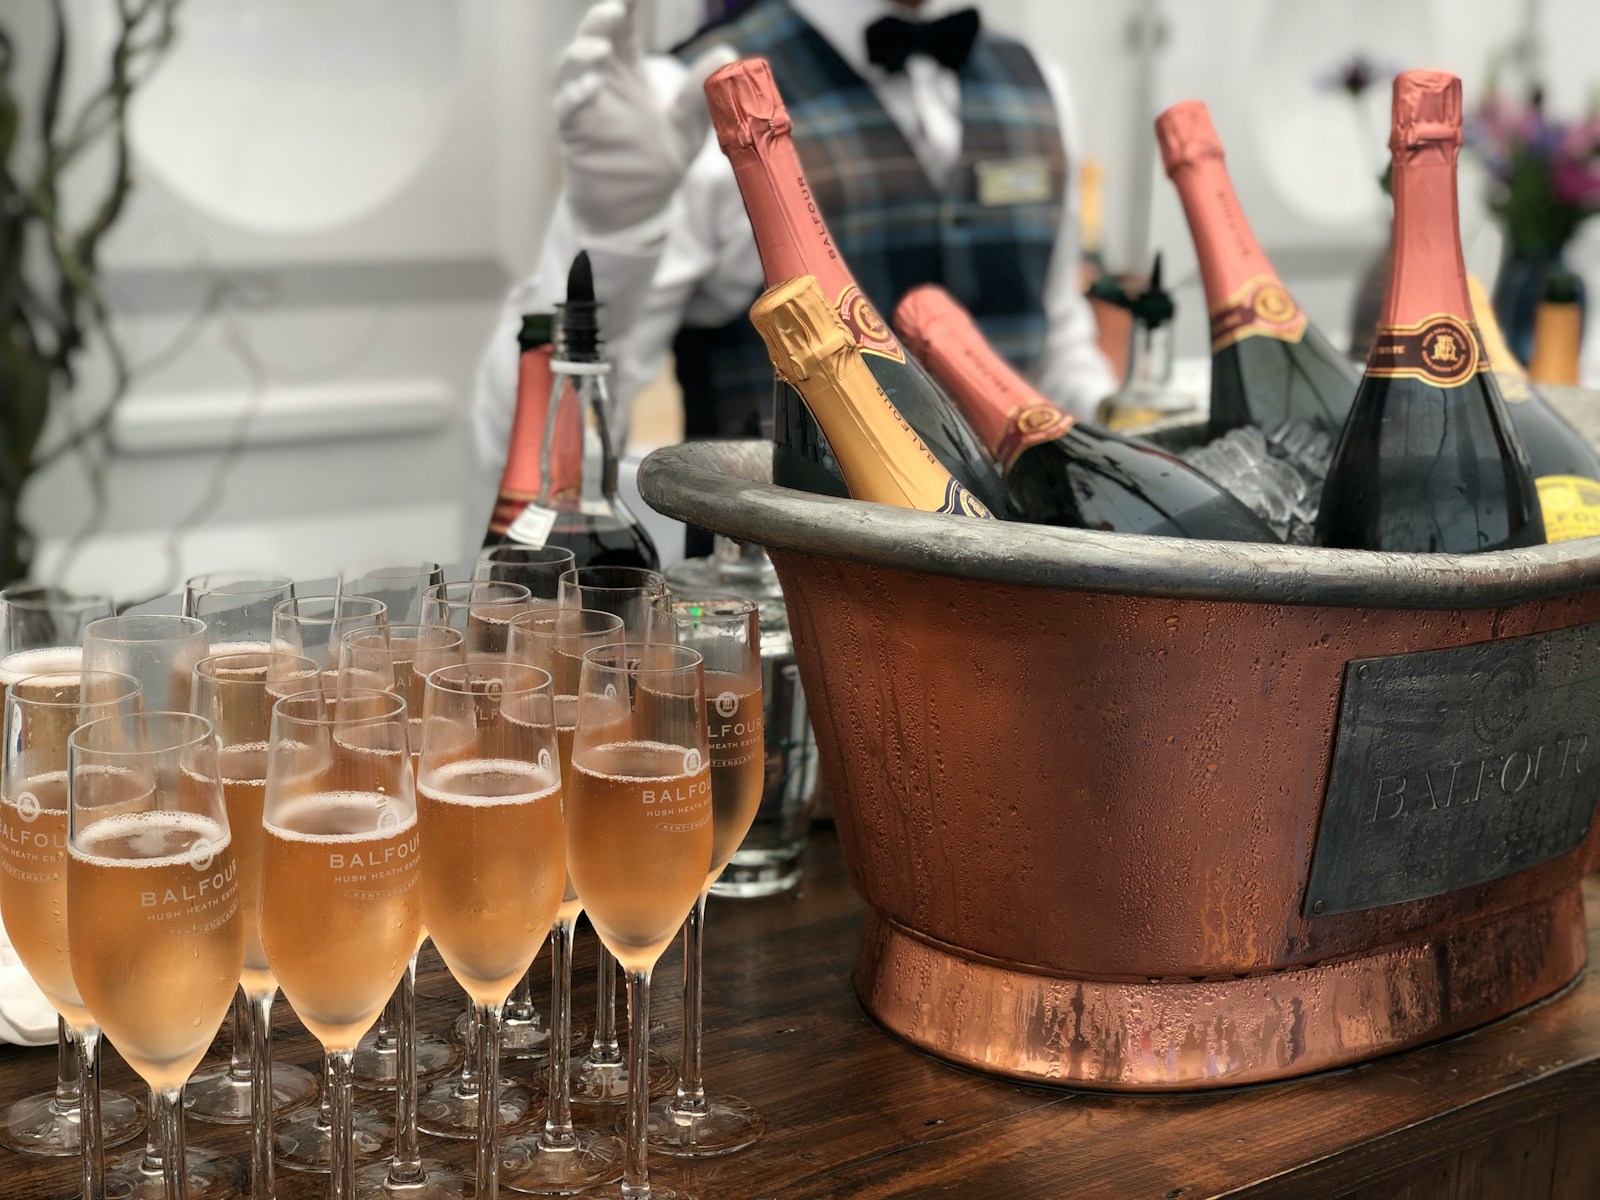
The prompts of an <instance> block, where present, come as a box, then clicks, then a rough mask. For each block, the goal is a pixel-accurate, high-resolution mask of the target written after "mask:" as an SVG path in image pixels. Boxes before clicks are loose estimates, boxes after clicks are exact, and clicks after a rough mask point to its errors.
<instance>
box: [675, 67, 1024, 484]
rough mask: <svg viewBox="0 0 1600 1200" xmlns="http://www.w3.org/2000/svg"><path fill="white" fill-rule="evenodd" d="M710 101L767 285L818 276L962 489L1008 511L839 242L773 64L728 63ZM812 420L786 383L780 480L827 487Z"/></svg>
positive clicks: (777, 432) (778, 446)
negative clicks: (798, 145) (815, 192)
mask: <svg viewBox="0 0 1600 1200" xmlns="http://www.w3.org/2000/svg"><path fill="white" fill-rule="evenodd" d="M706 98H707V100H708V102H709V103H710V106H711V123H712V127H713V128H714V129H715V130H716V133H717V142H718V144H719V145H720V146H721V147H722V152H723V153H724V154H726V155H727V156H728V161H729V162H730V163H731V164H732V165H733V173H734V177H735V178H736V179H737V180H738V182H739V191H740V193H741V194H742V195H743V197H744V206H745V211H746V212H747V213H749V215H750V227H751V229H752V230H754V232H755V238H756V247H757V249H758V250H759V251H760V253H761V267H762V270H763V272H764V274H765V275H766V281H767V286H768V287H774V286H776V285H778V284H781V283H784V282H786V281H788V280H790V279H796V278H799V277H800V276H802V275H812V276H815V278H816V280H817V283H818V285H819V286H820V287H821V288H822V291H823V294H824V295H825V296H826V297H827V298H828V302H829V303H830V304H831V305H832V306H833V308H834V310H835V311H836V312H837V313H838V314H839V316H840V319H841V320H842V321H843V322H844V325H845V327H846V328H847V329H848V330H849V331H850V334H851V336H852V338H853V339H854V341H855V344H856V346H857V347H858V348H859V349H860V350H861V353H862V354H863V355H864V356H865V359H866V363H867V367H868V369H869V370H870V371H871V372H872V375H873V377H874V378H875V379H877V381H878V384H879V385H880V386H881V387H882V388H883V391H884V393H885V394H886V395H887V396H888V397H889V400H890V403H891V404H893V406H894V407H895V409H897V410H898V411H899V413H900V415H901V416H903V417H904V418H905V420H906V423H907V424H908V425H910V426H911V428H912V429H913V430H914V431H915V432H916V434H917V436H918V437H919V438H921V439H922V442H923V443H924V444H925V445H926V446H927V448H928V449H929V450H930V451H932V453H933V455H934V457H936V458H937V459H938V460H939V462H940V463H942V464H943V465H944V467H945V468H946V470H948V471H949V472H950V474H951V475H952V476H954V477H955V478H956V480H957V481H959V482H960V483H961V485H962V487H963V488H965V489H966V490H967V491H968V492H970V493H971V494H972V495H974V496H976V497H977V498H978V499H979V500H981V501H983V503H984V504H985V505H986V506H987V507H988V508H989V509H990V510H992V511H993V512H994V513H995V514H997V515H1000V516H1003V515H1005V509H1004V505H1005V492H1004V489H1003V488H1002V486H1001V484H1000V476H999V473H998V472H997V471H996V470H995V469H994V464H993V463H991V462H989V460H988V459H987V458H986V457H985V455H984V453H983V450H982V448H981V447H980V446H979V445H978V443H977V440H976V439H975V438H974V437H973V434H972V431H971V430H970V429H969V428H967V425H966V423H965V422H964V421H963V420H962V419H961V416H960V414H959V413H957V412H956V411H955V409H954V408H953V407H952V406H951V404H950V401H949V399H948V398H947V397H946V396H945V395H944V394H943V393H942V392H941V391H940V390H939V388H938V386H937V385H936V384H935V383H934V382H933V380H931V379H929V378H928V375H927V373H926V372H925V371H923V369H922V368H921V367H920V366H918V365H917V362H916V360H915V359H913V358H911V357H910V356H908V355H907V354H906V352H905V350H904V349H903V348H902V347H901V345H900V343H899V342H898V341H897V340H896V339H895V336H894V334H893V333H892V332H890V330H889V327H888V325H887V324H886V323H885V322H884V320H883V318H882V317H880V316H879V315H878V313H877V312H876V311H875V310H874V309H873V307H872V305H871V304H870V303H869V302H868V300H867V298H866V296H865V295H863V294H862V292H861V289H860V287H859V286H858V285H857V284H856V281H855V278H854V276H852V275H851V273H850V268H849V266H848V265H847V264H846V263H845V261H844V259H843V258H842V257H841V256H840V254H839V251H838V249H837V248H836V247H835V246H834V244H833V239H832V237H831V236H830V235H829V233H828V227H827V225H826V224H824V223H823V219H822V214H821V211H820V210H819V208H818V205H817V203H816V201H815V199H814V198H813V197H812V195H811V190H810V188H809V187H808V186H807V184H806V177H805V171H804V169H803V168H802V167H801V165H800V156H799V154H798V153H796V151H795V148H794V141H793V139H792V138H791V137H790V128H791V127H790V121H789V113H788V110H787V109H786V108H784V104H783V99H782V97H781V96H779V95H778V89H777V85H776V84H775V83H774V82H773V79H772V68H771V67H770V66H768V64H767V61H766V60H765V59H762V58H756V59H747V60H744V61H742V62H736V63H732V64H731V65H729V66H726V67H723V68H722V69H721V70H720V71H717V72H716V73H715V74H713V75H712V76H711V77H710V78H709V79H708V80H706ZM808 419H809V418H807V416H806V415H805V410H804V409H803V407H801V406H799V405H797V404H795V403H793V397H792V396H789V395H787V394H783V390H782V389H781V388H780V395H779V398H778V410H777V412H776V413H775V414H774V422H773V438H774V446H773V480H774V482H777V483H780V484H783V485H785V486H799V487H805V488H807V489H808V490H814V491H823V490H827V488H826V486H825V484H826V474H827V471H826V468H825V466H824V464H825V463H826V458H827V455H826V452H825V449H824V446H823V445H822V444H820V443H821V438H820V437H818V436H813V435H811V434H810V433H809V431H808V430H806V428H805V424H806V422H807V421H808ZM831 449H832V452H833V454H834V455H838V454H839V452H840V449H841V447H840V446H839V445H838V444H837V443H836V442H834V443H831ZM841 466H842V463H841ZM845 478H846V479H848V476H845ZM832 490H833V491H834V492H835V493H838V490H839V489H838V488H837V487H836V486H835V487H834V488H833V489H832Z"/></svg>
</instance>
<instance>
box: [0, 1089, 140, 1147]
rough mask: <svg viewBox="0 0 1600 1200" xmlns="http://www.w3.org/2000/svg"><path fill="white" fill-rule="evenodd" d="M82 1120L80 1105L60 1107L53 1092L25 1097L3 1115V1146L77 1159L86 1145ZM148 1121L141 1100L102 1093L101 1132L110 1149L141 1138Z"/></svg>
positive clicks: (0, 1119)
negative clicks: (80, 1133) (81, 1134)
mask: <svg viewBox="0 0 1600 1200" xmlns="http://www.w3.org/2000/svg"><path fill="white" fill-rule="evenodd" d="M79 1119H80V1118H79V1115H78V1109H77V1107H76V1106H74V1107H72V1108H69V1109H61V1108H59V1107H57V1105H56V1094H55V1092H53V1091H51V1092H40V1093H39V1094H38V1095H36V1096H24V1097H23V1098H22V1099H21V1100H18V1101H17V1102H16V1103H15V1104H13V1105H11V1107H9V1108H7V1109H6V1110H5V1111H4V1112H3V1113H0V1146H4V1147H5V1148H6V1149H8V1150H15V1151H16V1152H17V1153H18V1154H32V1155H37V1156H39V1157H41V1158H72V1157H76V1156H77V1155H78V1154H79V1153H80V1151H81V1147H82V1145H83V1143H82V1142H81V1141H79V1139H78V1128H79V1126H78V1122H79ZM144 1122H145V1117H144V1109H143V1108H142V1107H141V1106H140V1105H139V1103H138V1101H136V1100H134V1099H133V1098H132V1097H129V1096H125V1095H123V1094H122V1093H121V1092H113V1091H108V1090H102V1091H101V1093H100V1130H101V1136H102V1137H103V1138H104V1139H105V1145H106V1146H107V1147H110V1146H120V1145H122V1144H123V1143H124V1142H126V1141H128V1140H130V1139H132V1138H136V1137H138V1136H139V1135H140V1134H141V1133H143V1132H144Z"/></svg>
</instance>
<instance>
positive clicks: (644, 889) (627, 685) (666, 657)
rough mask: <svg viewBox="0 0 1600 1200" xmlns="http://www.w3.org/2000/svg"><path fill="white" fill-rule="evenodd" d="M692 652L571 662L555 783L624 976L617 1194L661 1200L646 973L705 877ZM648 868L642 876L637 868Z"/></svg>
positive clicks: (709, 841) (706, 834)
mask: <svg viewBox="0 0 1600 1200" xmlns="http://www.w3.org/2000/svg"><path fill="white" fill-rule="evenodd" d="M705 705H706V697H705V677H704V670H703V666H702V661H701V658H700V655H699V654H697V653H696V652H695V651H694V650H691V649H690V648H688V647H687V646H678V645H669V644H666V643H663V642H651V643H645V642H618V643H612V644H611V645H606V646H598V647H596V648H595V649H593V650H590V651H589V652H588V653H587V654H585V655H584V657H583V679H582V683H581V684H580V686H579V690H578V725H577V730H576V732H575V734H574V736H573V741H572V779H571V780H570V781H569V783H568V784H567V788H566V798H567V801H568V811H567V865H568V869H569V870H570V871H571V872H572V882H573V884H574V885H575V886H576V887H577V889H578V897H579V899H580V900H581V901H582V903H583V908H584V911H585V912H587V913H588V914H589V920H590V921H591V922H592V923H593V925H594V927H595V931H596V932H597V933H598V934H599V935H600V939H601V941H603V942H604V943H605V944H606V947H607V949H609V950H610V951H611V953H612V954H614V955H615V956H616V958H617V961H618V962H619V963H621V964H622V966H623V968H624V970H626V972H627V975H628V1056H629V1058H630V1060H631V1062H630V1068H631V1069H630V1070H629V1072H628V1077H629V1081H630V1088H629V1094H628V1109H627V1113H628V1116H627V1147H626V1153H625V1155H624V1160H623V1174H622V1194H623V1196H625V1197H628V1198H629V1200H643V1198H645V1197H655V1198H656V1200H673V1198H675V1197H677V1195H678V1193H676V1192H673V1191H672V1190H671V1189H668V1188H655V1189H652V1188H651V1185H650V1180H649V1176H648V1174H647V1173H646V1170H645V1131H646V1127H647V1124H648V1122H649V1108H650V1094H649V1087H648V1084H647V1077H648V1074H649V1066H648V1063H649V1053H650V972H651V970H652V969H653V968H654V966H655V964H656V960H657V959H658V958H660V957H661V952H662V951H663V950H665V949H666V948H667V946H668V944H669V943H670V942H671V941H672V937H673V935H674V934H675V933H677V931H678V927H679V926H680V925H682V924H683V921H684V918H685V917H687V916H688V914H689V910H690V909H691V908H693V907H694V905H695V901H696V899H697V898H698V897H699V895H700V894H701V892H702V890H703V889H704V888H705V886H706V875H707V873H708V872H709V871H710V869H711V855H712V845H713V838H712V802H711V759H710V747H709V745H708V744H707V734H706V707H705ZM641 863H649V864H650V869H649V870H648V871H642V870H640V864H641Z"/></svg>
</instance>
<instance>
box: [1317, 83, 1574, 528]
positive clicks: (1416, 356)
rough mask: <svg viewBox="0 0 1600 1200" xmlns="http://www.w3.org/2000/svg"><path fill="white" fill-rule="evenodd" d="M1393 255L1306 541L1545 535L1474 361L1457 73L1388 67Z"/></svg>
mask: <svg viewBox="0 0 1600 1200" xmlns="http://www.w3.org/2000/svg"><path fill="white" fill-rule="evenodd" d="M1389 149H1390V152H1391V154H1392V156H1393V163H1394V265H1393V268H1392V270H1391V272H1390V275H1389V290H1388V293H1387V294H1386V295H1385V296H1384V301H1383V314H1382V316H1381V318H1380V320H1379V324H1378V331H1377V335H1376V337H1374V339H1373V343H1372V351H1371V353H1370V354H1369V355H1368V358H1367V373H1366V376H1365V377H1364V378H1363V379H1362V381H1361V387H1360V389H1359V390H1358V391H1357V393H1356V399H1355V404H1354V405H1353V406H1352V407H1351V409H1350V419H1349V420H1348V421H1347V422H1345V427H1344V431H1343V432H1342V433H1341V434H1340V436H1339V442H1338V444H1337V445H1336V446H1335V447H1334V452H1333V461H1332V464H1331V466H1330V467H1329V470H1328V478H1327V481H1326V483H1325V484H1324V486H1323V490H1322V511H1321V512H1320V513H1319V514H1318V515H1317V541H1318V542H1319V543H1321V544H1322V545H1325V546H1344V547H1351V548H1355V549H1363V550H1404V551H1412V552H1422V553H1426V552H1430V551H1438V552H1446V553H1456V554H1466V553H1472V552H1475V551H1480V550H1501V549H1505V548H1507V547H1511V546H1528V545H1534V544H1537V543H1539V542H1542V541H1544V522H1543V521H1542V520H1541V519H1540V514H1539V497H1538V493H1537V492H1536V491H1535V489H1534V483H1533V472H1532V471H1531V470H1530V469H1529V466H1528V454H1527V451H1526V450H1525V449H1524V448H1523V445H1522V439H1521V438H1520V437H1518V436H1517V432H1516V429H1515V427H1514V426H1513V425H1512V424H1511V418H1510V417H1509V416H1508V415H1507V413H1506V406H1505V403H1504V402H1503V401H1502V400H1501V398H1500V388H1499V386H1498V385H1497V384H1496V383H1495V381H1494V376H1493V375H1492V374H1490V372H1489V371H1488V370H1486V369H1485V366H1486V364H1485V361H1484V360H1485V358H1486V356H1485V354H1484V352H1483V346H1482V343H1481V342H1480V341H1479V339H1478V330H1477V327H1476V325H1475V324H1474V323H1473V320H1472V305H1471V301H1470V300H1469V299H1468V297H1467V279H1466V269H1465V267H1464V266H1463V265H1462V261H1461V235H1460V232H1459V226H1458V224H1457V210H1456V157H1457V155H1458V154H1459V153H1460V150H1461V81H1460V80H1459V79H1457V78H1456V77H1455V76H1454V75H1449V74H1446V73H1444V72H1442V71H1407V72H1405V73H1404V74H1402V75H1399V76H1397V77H1396V79H1395V81H1394V109H1393V117H1392V131H1391V133H1390V137H1389Z"/></svg>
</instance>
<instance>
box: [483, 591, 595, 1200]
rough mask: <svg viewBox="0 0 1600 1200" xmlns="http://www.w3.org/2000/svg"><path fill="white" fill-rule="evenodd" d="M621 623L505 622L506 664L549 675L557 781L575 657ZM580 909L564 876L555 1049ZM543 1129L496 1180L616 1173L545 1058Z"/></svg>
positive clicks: (567, 1071) (568, 1012)
mask: <svg viewBox="0 0 1600 1200" xmlns="http://www.w3.org/2000/svg"><path fill="white" fill-rule="evenodd" d="M623 636H624V635H623V630H622V618H621V617H619V616H616V615H615V614H613V613H608V612H600V611H598V610H593V609H576V608H567V609H558V610H557V611H555V612H532V613H524V614H523V615H522V616H520V617H518V618H516V620H514V621H512V622H511V637H510V644H509V646H508V648H507V649H508V654H509V656H510V658H511V661H512V662H517V663H524V664H526V665H528V666H533V667H538V668H540V669H541V670H544V671H546V672H548V673H549V674H550V677H551V681H552V683H551V686H552V688H553V689H554V691H555V702H554V712H555V721H556V750H557V755H556V756H557V759H558V761H559V764H560V767H561V778H562V780H563V781H565V780H568V779H570V778H572V738H573V733H574V731H575V729H576V726H577V723H578V684H579V681H580V678H581V676H582V669H583V656H584V654H586V653H587V652H588V651H589V650H592V649H593V648H594V647H595V646H603V645H605V644H606V643H607V642H616V641H621V640H623ZM582 911H583V906H582V904H581V903H579V901H578V893H577V890H576V889H575V888H573V886H572V877H571V876H570V875H568V877H567V880H566V888H565V891H564V893H563V895H562V900H561V908H560V909H559V910H558V912H557V914H556V923H555V926H554V927H553V928H552V929H551V930H550V1030H551V1040H552V1041H553V1042H554V1043H555V1044H556V1045H558V1046H563V1045H567V1044H569V1043H570V1042H571V1041H572V932H573V927H574V926H575V925H576V924H577V920H578V914H579V913H580V912H582ZM548 1076H549V1078H548V1085H547V1086H548V1091H547V1097H546V1104H545V1117H544V1125H543V1126H542V1127H541V1128H540V1130H539V1131H538V1132H537V1133H535V1134H528V1135H524V1136H522V1137H519V1138H514V1139H512V1140H510V1141H508V1142H507V1143H506V1144H505V1145H504V1146H503V1147H502V1149H501V1163H500V1180H501V1182H502V1183H504V1184H505V1186H506V1187H507V1188H508V1189H510V1190H512V1191H517V1192H530V1193H533V1194H535V1195H544V1196H572V1195H576V1194H578V1193H579V1192H584V1191H587V1190H589V1189H590V1188H594V1187H599V1186H600V1185H601V1184H605V1183H610V1182H611V1181H612V1180H615V1179H618V1178H620V1177H621V1175H622V1143H621V1142H620V1141H619V1140H618V1139H617V1138H615V1137H613V1136H611V1135H610V1134H608V1133H603V1132H601V1131H600V1130H596V1129H578V1128H576V1127H575V1126H574V1125H573V1123H572V1091H571V1087H572V1059H571V1057H570V1056H568V1055H566V1054H552V1055H550V1058H549V1065H548Z"/></svg>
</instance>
